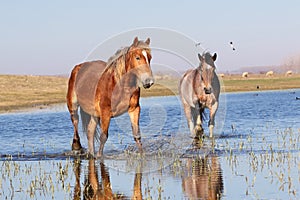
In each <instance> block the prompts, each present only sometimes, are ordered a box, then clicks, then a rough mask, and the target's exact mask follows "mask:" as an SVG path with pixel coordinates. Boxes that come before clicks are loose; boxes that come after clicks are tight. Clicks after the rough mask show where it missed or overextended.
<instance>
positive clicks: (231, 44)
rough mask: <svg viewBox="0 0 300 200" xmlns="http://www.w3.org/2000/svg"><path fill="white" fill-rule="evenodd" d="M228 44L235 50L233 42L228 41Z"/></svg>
mask: <svg viewBox="0 0 300 200" xmlns="http://www.w3.org/2000/svg"><path fill="white" fill-rule="evenodd" d="M229 44H230V47H231V49H232V50H233V51H235V48H234V46H233V42H229Z"/></svg>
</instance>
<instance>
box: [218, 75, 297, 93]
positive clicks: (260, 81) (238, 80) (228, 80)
mask: <svg viewBox="0 0 300 200" xmlns="http://www.w3.org/2000/svg"><path fill="white" fill-rule="evenodd" d="M222 80H223V83H224V86H225V91H226V92H237V91H254V90H283V89H292V88H300V74H296V75H293V76H290V77H286V76H284V75H275V76H273V77H266V76H265V75H260V74H250V75H249V77H248V78H242V77H241V75H228V76H226V75H225V77H224V78H222Z"/></svg>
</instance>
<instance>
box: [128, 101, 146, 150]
mask: <svg viewBox="0 0 300 200" xmlns="http://www.w3.org/2000/svg"><path fill="white" fill-rule="evenodd" d="M140 111H141V108H140V106H139V105H137V106H136V107H130V108H129V109H128V114H129V117H130V121H131V127H132V134H133V138H134V140H135V142H136V145H137V147H138V148H139V151H140V153H141V152H142V151H143V149H142V142H141V133H140V126H139V121H140Z"/></svg>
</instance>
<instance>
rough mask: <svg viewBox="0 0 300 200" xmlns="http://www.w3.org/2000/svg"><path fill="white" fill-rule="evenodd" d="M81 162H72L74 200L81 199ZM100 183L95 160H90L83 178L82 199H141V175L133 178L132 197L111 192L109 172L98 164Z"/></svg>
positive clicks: (102, 165)
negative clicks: (74, 179) (74, 178)
mask: <svg viewBox="0 0 300 200" xmlns="http://www.w3.org/2000/svg"><path fill="white" fill-rule="evenodd" d="M80 172H81V161H79V160H75V161H74V173H75V177H76V183H75V188H74V200H77V199H81V186H80ZM100 173H101V174H100V175H101V182H99V176H98V170H97V168H96V165H95V160H94V159H90V160H89V163H88V174H87V175H86V176H85V180H84V185H83V186H84V189H83V194H82V196H83V199H88V200H100V199H137V200H139V199H143V196H142V189H141V181H142V174H141V173H136V174H135V178H134V186H133V195H132V197H129V196H125V195H124V194H121V193H117V192H113V191H112V187H111V182H110V176H109V171H108V169H107V168H106V166H105V165H104V164H103V163H102V162H101V163H100Z"/></svg>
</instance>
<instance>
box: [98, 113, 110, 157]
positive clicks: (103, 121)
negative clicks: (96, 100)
mask: <svg viewBox="0 0 300 200" xmlns="http://www.w3.org/2000/svg"><path fill="white" fill-rule="evenodd" d="M101 116H102V117H100V127H101V133H100V147H99V151H98V153H97V157H98V158H101V157H102V155H103V149H104V145H105V143H106V141H107V138H108V127H109V123H110V114H107V115H104V114H102V115H101Z"/></svg>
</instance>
